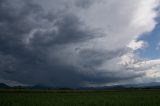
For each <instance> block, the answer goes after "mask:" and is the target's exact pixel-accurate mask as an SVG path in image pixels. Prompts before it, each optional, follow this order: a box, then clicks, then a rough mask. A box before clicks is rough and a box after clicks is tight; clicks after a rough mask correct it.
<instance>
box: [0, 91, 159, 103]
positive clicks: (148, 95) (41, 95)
mask: <svg viewBox="0 0 160 106" xmlns="http://www.w3.org/2000/svg"><path fill="white" fill-rule="evenodd" d="M0 106H160V90H120V91H25V90H24V91H23V90H22V91H14V90H13V91H12V90H11V91H7V90H4V91H0Z"/></svg>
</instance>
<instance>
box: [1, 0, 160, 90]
mask: <svg viewBox="0 0 160 106" xmlns="http://www.w3.org/2000/svg"><path fill="white" fill-rule="evenodd" d="M159 4H160V0H0V82H1V83H6V84H8V85H11V86H15V85H36V84H43V85H49V86H53V87H87V86H110V85H117V84H118V85H124V84H145V83H152V82H160V55H159V54H160V18H159Z"/></svg>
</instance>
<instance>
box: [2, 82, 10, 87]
mask: <svg viewBox="0 0 160 106" xmlns="http://www.w3.org/2000/svg"><path fill="white" fill-rule="evenodd" d="M0 88H10V86H8V85H6V84H4V83H0Z"/></svg>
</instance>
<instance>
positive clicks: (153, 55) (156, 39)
mask: <svg viewBox="0 0 160 106" xmlns="http://www.w3.org/2000/svg"><path fill="white" fill-rule="evenodd" d="M157 22H158V24H157V25H156V27H155V29H154V30H153V31H152V32H151V33H147V34H144V36H141V38H139V39H140V40H144V41H145V42H147V43H148V47H147V48H145V49H141V50H139V51H138V53H139V55H140V57H141V58H145V59H157V58H160V49H157V47H158V45H159V43H160V18H159V19H157Z"/></svg>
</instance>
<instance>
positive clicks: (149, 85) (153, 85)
mask: <svg viewBox="0 0 160 106" xmlns="http://www.w3.org/2000/svg"><path fill="white" fill-rule="evenodd" d="M14 88H15V89H58V90H72V89H76V90H118V89H160V83H158V82H154V83H145V84H130V85H114V86H103V87H78V88H65V87H64V88H62V87H60V88H58V87H51V86H47V85H42V84H37V85H34V86H25V87H24V86H15V87H11V86H9V85H7V84H5V83H0V89H14Z"/></svg>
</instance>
